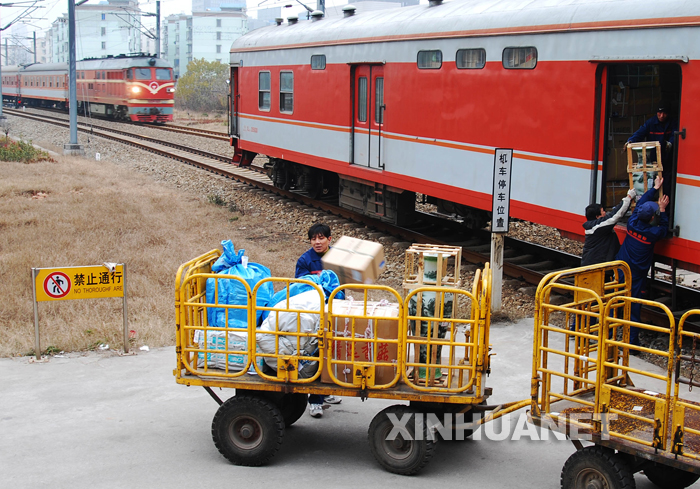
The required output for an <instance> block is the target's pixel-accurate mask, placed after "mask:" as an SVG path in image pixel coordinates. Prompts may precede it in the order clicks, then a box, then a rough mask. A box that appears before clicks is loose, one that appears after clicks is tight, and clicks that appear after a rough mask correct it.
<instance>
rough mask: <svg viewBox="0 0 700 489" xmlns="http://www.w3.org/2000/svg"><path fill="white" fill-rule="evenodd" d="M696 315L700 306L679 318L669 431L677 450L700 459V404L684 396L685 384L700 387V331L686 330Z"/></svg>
mask: <svg viewBox="0 0 700 489" xmlns="http://www.w3.org/2000/svg"><path fill="white" fill-rule="evenodd" d="M692 316H700V309H691V310H690V311H687V312H686V313H685V314H683V316H681V319H680V320H679V321H678V335H677V337H676V338H677V345H676V353H677V355H676V364H675V368H674V371H675V379H674V380H675V382H674V391H673V409H672V419H671V423H670V429H669V430H668V431H669V436H670V437H671V451H672V452H673V453H674V454H677V455H679V456H680V455H682V456H685V457H689V458H692V459H695V460H700V404H699V403H697V402H692V401H689V400H686V399H682V398H681V397H680V385H681V384H684V385H687V386H688V390H689V391H691V390H692V389H693V387H700V374H698V372H696V369H698V370H700V334H698V333H692V332H690V331H686V327H687V326H686V323H687V322H688V319H689V318H690V317H692ZM688 350H690V351H688ZM696 374H697V375H698V380H695V375H696Z"/></svg>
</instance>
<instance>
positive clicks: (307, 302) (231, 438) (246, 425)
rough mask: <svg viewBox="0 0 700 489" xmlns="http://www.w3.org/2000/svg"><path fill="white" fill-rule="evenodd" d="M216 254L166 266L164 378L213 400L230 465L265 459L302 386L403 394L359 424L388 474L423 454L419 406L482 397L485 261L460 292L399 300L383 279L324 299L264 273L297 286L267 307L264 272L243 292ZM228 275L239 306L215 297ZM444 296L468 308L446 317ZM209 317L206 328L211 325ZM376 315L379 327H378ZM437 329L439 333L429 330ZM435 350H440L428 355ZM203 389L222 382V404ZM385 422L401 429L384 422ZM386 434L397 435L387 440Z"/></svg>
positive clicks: (434, 409)
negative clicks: (168, 300) (168, 369)
mask: <svg viewBox="0 0 700 489" xmlns="http://www.w3.org/2000/svg"><path fill="white" fill-rule="evenodd" d="M219 256H220V252H219V251H218V250H213V251H210V252H209V253H206V254H204V255H202V256H200V257H198V258H195V259H194V260H191V261H189V262H188V263H185V264H184V265H182V266H181V267H180V269H179V270H178V272H177V278H176V287H175V307H176V323H177V339H176V352H177V367H176V369H175V370H174V375H175V377H176V380H177V382H178V383H180V384H184V385H188V386H202V387H204V388H205V389H206V390H207V391H208V392H209V394H210V395H211V396H212V397H213V398H214V399H215V400H216V401H217V402H218V403H219V405H220V407H219V409H218V411H217V413H216V415H215V416H214V420H213V422H212V436H213V438H214V443H215V444H216V446H217V448H218V449H219V451H220V452H221V453H222V454H223V455H224V456H225V457H226V458H228V459H229V460H230V461H231V462H233V463H235V464H239V465H261V464H264V463H266V462H267V461H269V460H270V458H271V457H272V456H273V455H274V454H275V452H276V451H277V450H278V448H279V447H280V445H281V443H282V439H283V436H284V430H285V426H290V425H291V424H293V423H294V422H295V421H297V420H298V419H299V417H300V416H301V415H302V414H303V413H304V411H305V409H306V405H307V397H308V395H309V394H319V395H335V396H355V397H361V398H362V399H363V400H364V399H368V398H380V399H392V400H396V401H402V402H406V401H408V403H409V404H397V405H394V406H390V407H388V408H386V409H384V410H383V411H381V412H380V413H379V414H377V415H376V416H375V417H374V419H373V420H372V422H371V424H370V426H369V443H370V448H371V450H372V452H373V454H374V456H375V457H376V459H377V461H378V462H379V463H380V464H381V465H382V466H383V467H384V468H386V469H387V470H389V471H391V472H395V473H398V474H414V473H416V472H418V471H419V470H420V469H421V468H422V467H423V466H424V465H425V464H426V463H427V462H428V460H429V459H430V457H431V456H432V453H433V446H434V443H435V433H434V431H433V430H431V429H429V427H428V425H427V423H423V425H422V428H421V423H416V422H414V421H415V419H414V418H415V417H416V416H418V414H421V419H422V414H423V413H442V414H446V413H450V415H460V416H461V417H458V418H457V419H460V420H464V421H465V422H469V421H470V420H471V415H472V414H473V412H474V411H475V410H484V409H485V401H486V399H487V398H488V397H489V395H490V394H491V390H490V389H489V388H488V387H486V386H485V384H484V380H485V376H486V374H487V373H488V372H489V343H488V342H489V327H490V297H491V274H490V270H489V268H488V265H487V266H486V268H485V269H484V270H483V272H482V271H479V272H477V274H476V276H475V279H474V285H473V288H472V290H471V291H465V290H461V289H457V288H449V287H420V288H417V289H415V290H412V291H411V293H410V294H408V296H407V297H406V298H405V299H402V298H401V296H400V295H399V294H398V293H397V292H396V291H395V290H393V289H390V288H388V287H383V286H371V285H345V286H341V287H340V288H339V289H336V290H335V291H334V292H333V293H332V295H331V297H329V300H328V301H327V304H326V301H325V296H324V292H323V290H322V289H321V288H320V287H319V286H318V285H316V284H313V283H311V282H308V281H304V280H296V279H284V278H271V279H267V280H266V281H270V282H273V284H274V285H275V288H276V289H282V288H284V287H286V288H287V289H286V290H289V287H290V286H293V287H302V286H304V287H306V289H307V290H306V291H305V292H304V294H299V295H295V296H294V297H290V296H289V293H288V292H287V294H286V296H285V298H284V300H282V301H281V302H280V303H278V304H277V305H276V306H275V307H269V306H263V305H258V304H257V302H258V301H257V296H258V291H259V290H260V287H261V286H262V284H263V283H264V282H265V281H261V282H260V283H258V284H257V285H256V287H255V288H253V289H252V290H251V288H250V287H249V286H248V284H247V283H246V282H245V281H244V280H242V279H240V278H239V277H235V276H232V275H222V274H213V273H212V272H211V265H212V264H213V263H214V261H216V259H217V258H218V257H219ZM227 282H228V285H232V284H235V285H236V287H237V288H238V290H239V292H242V296H243V297H245V298H246V299H245V300H244V301H242V302H241V301H239V304H238V305H232V304H227V303H224V302H226V301H220V300H219V297H220V295H221V294H220V291H221V290H223V288H224V287H225V285H226V283H227ZM207 288H208V289H209V290H207ZM341 291H342V292H343V293H345V294H347V295H352V296H353V297H354V301H353V303H351V304H350V305H348V300H345V301H339V300H337V299H339V298H340V295H339V294H340V292H341ZM417 294H424V298H425V297H429V298H430V300H432V301H433V303H432V306H433V307H434V310H433V311H432V312H431V314H430V315H429V316H428V315H426V316H424V315H423V314H422V313H421V311H416V312H415V313H413V314H409V312H408V311H409V310H410V309H411V308H410V305H411V299H412V297H414V296H416V295H417ZM239 295H240V294H239ZM302 295H303V296H304V298H303V300H302V299H301V298H300V296H302ZM382 300H384V301H386V302H384V303H382V302H381V301H382ZM378 303H379V304H386V303H390V304H392V303H393V304H396V306H395V311H394V312H392V313H388V312H386V311H385V312H383V313H382V314H383V315H381V316H378V315H377V314H376V312H377V310H379V309H377V308H376V307H375V306H376V305H377V304H378ZM449 303H451V304H460V305H461V306H462V310H464V311H468V313H467V314H465V316H464V317H459V316H457V317H455V315H454V314H451V313H448V312H447V311H446V305H447V304H449ZM350 308H354V309H353V310H352V311H350ZM414 309H415V307H414ZM436 311H437V312H436ZM263 316H265V317H266V318H265V319H264V320H263V321H262V325H258V322H259V320H260V319H262V317H263ZM214 317H216V318H218V319H217V320H218V321H219V322H218V323H215V324H216V325H215V324H210V322H213V320H212V319H211V318H214ZM232 318H238V319H240V318H244V319H246V320H247V324H248V327H247V329H236V328H233V327H230V326H231V325H232V324H240V321H239V322H236V321H231V319H232ZM380 323H381V324H382V325H383V328H384V329H383V330H382V331H381V332H378V327H379V324H380ZM416 324H421V325H422V326H423V327H421V328H417V327H416V326H415V325H416ZM309 325H311V326H309ZM256 326H258V327H256ZM425 326H427V334H425V333H424V331H425V330H424V328H425ZM436 328H439V329H440V334H434V332H435V329H436ZM436 349H439V350H441V353H440V354H433V352H434V351H435V350H436ZM426 353H427V355H426ZM213 387H220V388H233V389H235V395H234V396H233V397H231V398H230V399H228V400H227V401H225V402H223V401H221V399H219V398H218V396H216V394H215V393H214V392H213V391H212V388H213ZM508 411H509V410H508V409H504V410H502V411H501V414H503V413H505V412H508ZM406 416H408V418H406ZM445 418H447V416H445ZM449 418H450V420H451V418H452V416H449ZM396 419H401V424H402V425H403V428H404V429H400V430H393V428H394V427H395V426H394V423H392V420H396ZM442 428H447V429H449V427H446V426H442ZM452 428H454V427H452ZM418 430H422V433H421V432H419V431H418ZM393 431H394V432H397V433H395V436H394V437H393V438H391V439H389V438H390V436H389V435H390V434H391V433H392V432H393ZM442 432H443V433H444V431H442Z"/></svg>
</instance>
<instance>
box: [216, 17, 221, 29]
mask: <svg viewBox="0 0 700 489" xmlns="http://www.w3.org/2000/svg"><path fill="white" fill-rule="evenodd" d="M216 27H221V19H216Z"/></svg>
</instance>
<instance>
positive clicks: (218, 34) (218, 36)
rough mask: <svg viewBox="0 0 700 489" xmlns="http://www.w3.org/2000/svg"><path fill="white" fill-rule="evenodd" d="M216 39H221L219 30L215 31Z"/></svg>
mask: <svg viewBox="0 0 700 489" xmlns="http://www.w3.org/2000/svg"><path fill="white" fill-rule="evenodd" d="M216 40H217V41H221V32H217V33H216Z"/></svg>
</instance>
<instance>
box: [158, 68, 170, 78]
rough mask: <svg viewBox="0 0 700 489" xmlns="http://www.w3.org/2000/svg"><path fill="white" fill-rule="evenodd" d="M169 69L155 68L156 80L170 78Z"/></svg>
mask: <svg viewBox="0 0 700 489" xmlns="http://www.w3.org/2000/svg"><path fill="white" fill-rule="evenodd" d="M170 79H171V77H170V70H169V69H168V68H156V80H170Z"/></svg>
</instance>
